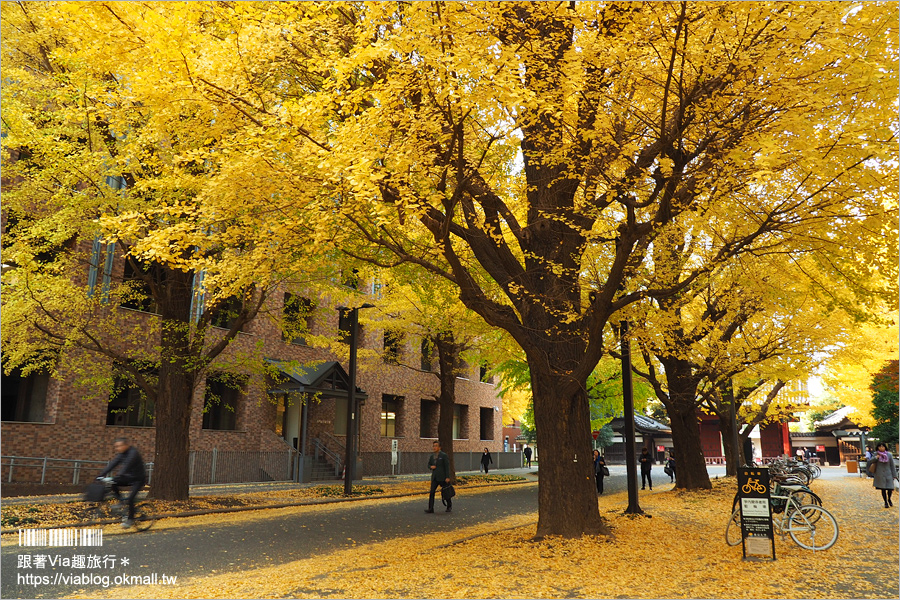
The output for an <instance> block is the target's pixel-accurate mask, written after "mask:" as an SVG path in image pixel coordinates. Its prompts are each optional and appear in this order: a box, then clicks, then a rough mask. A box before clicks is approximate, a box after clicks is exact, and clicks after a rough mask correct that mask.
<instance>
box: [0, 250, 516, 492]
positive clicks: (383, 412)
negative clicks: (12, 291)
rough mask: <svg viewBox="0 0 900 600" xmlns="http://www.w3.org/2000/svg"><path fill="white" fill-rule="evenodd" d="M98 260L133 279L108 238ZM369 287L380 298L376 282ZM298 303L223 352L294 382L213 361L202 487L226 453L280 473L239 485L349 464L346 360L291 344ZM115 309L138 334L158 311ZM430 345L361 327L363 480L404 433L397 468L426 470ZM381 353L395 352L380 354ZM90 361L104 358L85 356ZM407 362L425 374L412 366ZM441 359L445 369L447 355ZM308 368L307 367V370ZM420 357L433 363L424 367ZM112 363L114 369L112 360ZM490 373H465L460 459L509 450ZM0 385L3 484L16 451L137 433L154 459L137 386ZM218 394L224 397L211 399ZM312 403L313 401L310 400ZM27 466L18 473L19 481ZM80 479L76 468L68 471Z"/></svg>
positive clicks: (106, 270) (101, 276)
mask: <svg viewBox="0 0 900 600" xmlns="http://www.w3.org/2000/svg"><path fill="white" fill-rule="evenodd" d="M92 255H93V259H92V261H91V262H92V264H93V265H95V267H94V268H92V270H91V272H90V273H88V274H87V285H88V286H89V287H91V288H92V289H93V287H96V288H97V289H98V290H99V289H101V288H105V289H106V290H108V288H109V281H110V279H111V278H121V277H125V278H127V276H128V273H127V272H126V271H127V268H128V267H127V265H126V261H125V259H124V257H122V256H115V255H114V253H113V251H112V250H110V251H107V249H105V248H102V247H100V245H99V243H95V247H94V248H93V251H92ZM292 291H294V292H296V291H297V290H292ZM368 291H369V292H370V293H371V291H372V289H371V287H370V288H369V289H368ZM301 293H302V292H301ZM298 298H300V296H299V294H293V295H292V294H290V293H287V292H286V291H284V290H282V291H279V292H278V293H275V294H272V295H270V296H269V298H268V299H267V301H266V304H265V305H264V306H263V309H262V310H261V311H260V314H266V315H269V316H274V318H263V317H258V318H256V319H254V320H253V321H250V322H249V323H247V324H246V325H245V326H244V328H243V329H242V331H241V332H240V333H238V334H237V338H236V339H235V340H234V342H233V344H232V346H230V347H229V349H228V350H227V351H226V354H225V355H223V357H222V358H223V359H227V358H228V356H229V354H227V353H230V354H231V355H234V354H235V353H241V352H243V353H246V354H247V355H248V356H249V355H251V354H254V353H255V354H256V355H259V354H261V355H262V357H263V358H265V359H266V360H267V361H268V362H269V364H271V365H275V366H276V367H279V368H281V367H282V366H283V368H281V370H282V371H283V372H284V377H283V378H281V379H283V380H279V379H273V378H270V377H266V376H262V375H260V374H256V375H255V376H254V375H248V376H247V377H246V378H245V379H243V380H242V381H241V382H240V384H239V385H237V386H235V385H234V384H233V383H232V384H227V383H226V381H225V378H224V377H223V376H222V375H221V374H220V373H218V372H217V371H216V369H215V363H214V364H213V367H212V368H211V369H210V371H209V373H208V375H207V377H206V381H205V382H203V383H201V384H200V385H198V387H197V390H196V391H195V393H194V397H193V407H192V418H191V429H190V431H191V433H190V436H191V440H190V446H191V450H192V458H191V460H192V464H191V468H192V478H193V477H194V472H195V471H196V472H197V473H198V477H197V478H195V479H193V482H194V483H202V482H204V481H205V480H204V479H203V477H201V476H200V473H201V472H206V471H207V470H209V467H210V465H209V462H210V461H212V469H213V475H212V477H213V478H214V479H217V480H221V479H222V476H221V475H220V476H219V477H218V478H216V476H215V470H216V467H215V464H216V460H217V458H218V461H219V463H220V466H221V465H222V464H224V462H225V458H226V455H227V456H228V457H230V458H229V460H232V461H233V462H236V463H241V462H247V461H248V460H249V459H248V457H249V456H251V455H254V456H255V458H254V459H253V460H260V459H259V456H261V455H263V453H268V454H269V455H270V456H269V457H268V458H267V459H266V460H269V461H270V462H271V461H274V462H275V463H277V468H276V467H271V468H270V467H254V468H252V469H249V472H248V473H244V474H241V475H234V474H232V475H230V476H228V477H230V479H231V480H238V479H244V480H256V479H281V478H284V476H283V475H275V474H274V471H276V470H279V471H280V470H284V469H290V470H291V471H293V473H292V474H291V476H292V477H294V478H296V477H297V476H298V471H299V469H298V464H301V463H302V464H304V466H305V468H306V475H305V479H309V477H310V468H312V467H314V468H315V470H316V472H317V473H318V474H319V475H323V474H326V473H328V472H329V471H331V473H330V474H331V476H335V475H336V474H338V473H339V471H340V467H341V465H340V464H336V463H339V462H340V460H341V459H340V458H339V457H341V456H342V455H343V452H344V443H345V441H346V411H347V390H348V389H349V385H348V383H349V378H348V376H347V372H346V369H347V365H346V364H343V363H341V362H339V361H338V357H337V356H335V355H333V354H332V353H330V352H329V351H327V350H323V349H321V348H315V347H312V346H310V345H307V343H306V340H305V339H304V338H295V339H293V340H286V339H284V336H283V334H282V327H281V319H283V318H288V317H290V316H292V315H291V312H292V311H294V312H296V307H297V306H298V302H296V300H297V299H298ZM330 304H331V303H330V302H329V301H328V299H327V298H318V299H317V301H316V302H315V303H314V302H311V301H310V300H302V301H301V302H300V303H299V305H302V306H305V308H306V310H304V311H303V313H302V317H303V318H304V319H306V321H307V325H308V329H309V332H310V333H311V334H313V335H316V334H320V335H325V334H328V333H329V332H334V331H337V330H338V329H340V328H342V327H343V323H342V319H341V318H340V317H339V313H338V311H337V310H335V309H334V308H333V307H331V306H330ZM114 310H117V311H120V313H121V315H122V316H124V317H125V319H124V320H123V323H125V324H127V325H128V327H129V328H138V329H139V328H140V327H141V326H142V324H144V323H147V322H148V320H150V319H154V318H155V317H154V315H153V314H152V312H151V311H152V307H149V306H131V307H127V306H126V307H116V308H115V309H114ZM293 316H294V317H296V314H294V315H293ZM222 324H223V325H224V324H225V323H222ZM223 332H224V329H223V330H220V331H219V332H218V333H217V332H216V331H215V328H213V331H212V332H211V333H210V335H213V336H215V335H222V334H223ZM422 347H423V346H422V344H421V340H414V339H406V340H405V339H402V338H398V337H397V336H393V335H392V334H386V333H385V331H383V330H381V329H377V328H376V327H375V326H370V327H363V328H361V329H360V342H359V348H360V351H361V353H364V352H365V351H366V350H372V351H374V353H373V352H370V353H369V355H370V358H369V360H361V361H360V368H359V369H358V378H357V388H358V390H359V391H358V393H357V395H358V399H361V400H362V401H363V402H362V405H361V408H360V414H359V445H358V448H359V453H360V458H361V466H362V470H361V471H358V474H359V475H372V474H382V473H390V472H391V445H392V440H397V445H398V449H399V453H400V457H401V459H400V464H399V465H397V466H395V467H394V468H395V469H396V468H398V467H399V468H400V469H401V470H400V472H417V471H424V470H425V466H424V465H425V459H424V456H425V455H426V454H427V453H428V452H430V451H431V444H432V441H433V440H434V439H436V438H437V420H438V409H437V402H436V400H435V398H436V396H437V395H438V393H439V387H440V386H439V380H438V378H437V377H436V376H435V374H432V373H429V372H427V370H426V369H430V368H431V367H430V365H428V364H427V363H428V361H427V360H426V359H423V358H422V357H421V356H419V355H420V353H421V349H422ZM386 351H387V352H386ZM371 355H381V356H387V357H388V359H387V360H372V359H371ZM426 358H427V357H426ZM83 360H85V361H100V360H103V359H102V358H99V357H98V356H96V355H85V356H83ZM404 362H405V363H407V364H414V365H415V366H416V367H417V369H410V368H408V367H404V366H401V364H400V363H404ZM434 363H435V367H434V368H437V367H436V363H437V361H436V360H435V361H434ZM298 364H302V365H305V368H304V369H303V370H302V371H298V370H297V369H296V365H298ZM420 364H421V366H422V367H423V368H422V369H418V367H419V366H420ZM284 365H290V366H284ZM109 367H110V368H112V363H111V362H110V364H109ZM485 373H486V369H485V368H483V367H482V368H479V367H478V366H474V367H470V368H467V370H466V372H465V373H464V374H463V376H462V377H459V378H458V380H457V386H456V397H457V404H456V410H455V414H454V423H453V432H454V438H455V441H454V450H455V451H456V452H457V453H459V454H464V453H467V452H470V453H476V452H477V453H480V452H481V450H482V448H484V447H488V448H489V449H490V450H491V452H499V451H500V450H502V437H501V427H502V424H501V412H500V411H501V407H502V404H501V400H500V398H499V397H498V395H497V390H496V387H495V385H494V383H493V381H492V380H489V379H487V377H486V375H485ZM0 391H2V425H0V427H2V450H3V452H2V453H3V456H4V457H5V458H4V463H3V464H4V467H3V472H2V476H3V477H4V478H5V479H4V480H7V478H8V473H9V467H8V460H7V457H51V458H56V459H72V460H107V459H108V458H109V456H110V454H111V445H112V440H113V439H114V438H116V437H119V436H125V437H128V438H131V439H132V440H133V441H134V443H135V444H136V445H137V446H138V447H139V448H140V449H141V451H142V453H143V455H144V457H145V459H146V460H148V461H150V460H152V457H153V456H154V445H155V424H154V421H153V407H152V406H147V405H146V401H145V400H142V399H141V397H140V394H139V393H137V390H127V389H126V390H119V391H118V392H113V393H112V394H110V395H109V397H108V398H107V397H95V398H93V399H87V398H84V397H83V396H84V395H85V394H84V391H83V390H82V389H79V387H78V385H76V377H75V376H74V375H73V374H71V373H66V372H61V373H60V378H59V379H53V378H50V377H48V376H47V375H45V374H40V373H36V374H31V375H28V376H25V377H23V376H22V375H21V373H20V372H19V371H14V372H13V373H10V374H5V373H4V374H3V379H2V384H0ZM210 397H215V398H216V399H217V401H216V402H215V403H210V402H209V401H208V399H209V398H210ZM304 398H305V399H307V400H308V401H307V402H303V399H304ZM204 406H206V407H207V410H206V411H205V412H204ZM304 442H305V445H304ZM296 450H301V451H303V453H304V455H305V456H306V457H307V461H306V462H303V461H298V460H297V455H296ZM242 453H243V454H242ZM292 456H293V458H291V457H292ZM285 457H287V458H285ZM195 461H196V465H195V464H194V462H195ZM291 461H293V462H291ZM20 462H21V461H20ZM201 463H202V464H201ZM286 465H291V466H286ZM239 466H240V465H239ZM466 466H467V465H466V463H465V461H464V460H462V461H461V460H460V459H459V458H458V459H457V469H460V468H466ZM245 470H247V469H245ZM26 471H27V469H25V470H24V471H23V470H22V469H21V468H19V470H18V471H17V473H16V477H15V479H17V480H18V479H19V477H20V476H24V475H25V472H26ZM70 476H71V470H69V471H68V475H66V476H65V478H67V477H70ZM65 478H63V477H62V476H60V477H59V478H58V479H60V480H65Z"/></svg>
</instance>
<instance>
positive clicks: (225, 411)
mask: <svg viewBox="0 0 900 600" xmlns="http://www.w3.org/2000/svg"><path fill="white" fill-rule="evenodd" d="M243 384H244V382H243V380H242V379H241V378H238V377H235V376H233V375H229V374H226V373H214V374H211V375H209V376H208V377H207V378H206V394H205V396H204V398H203V429H223V430H233V429H236V428H237V410H238V400H239V399H240V397H241V392H242V390H243Z"/></svg>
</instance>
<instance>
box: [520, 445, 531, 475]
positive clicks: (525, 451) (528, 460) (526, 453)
mask: <svg viewBox="0 0 900 600" xmlns="http://www.w3.org/2000/svg"><path fill="white" fill-rule="evenodd" d="M522 454H523V455H524V456H525V466H527V467H528V468H529V469H530V468H531V448H530V447H529V446H528V444H525V448H523V449H522Z"/></svg>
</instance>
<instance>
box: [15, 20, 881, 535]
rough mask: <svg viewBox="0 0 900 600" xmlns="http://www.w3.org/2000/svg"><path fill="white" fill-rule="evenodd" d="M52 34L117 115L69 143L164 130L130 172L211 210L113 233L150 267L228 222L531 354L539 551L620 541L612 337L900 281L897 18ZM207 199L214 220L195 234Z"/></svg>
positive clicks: (96, 29) (180, 28) (142, 26)
mask: <svg viewBox="0 0 900 600" xmlns="http://www.w3.org/2000/svg"><path fill="white" fill-rule="evenodd" d="M24 6H25V5H12V6H11V7H10V8H9V9H6V8H5V10H7V11H9V10H19V9H21V8H23V7H24ZM28 6H31V5H28ZM45 14H46V16H45V17H44V18H45V19H46V21H47V24H48V26H51V27H52V30H53V31H54V35H60V36H63V37H65V38H66V39H67V40H68V43H67V46H66V48H67V50H66V56H67V57H70V59H71V61H72V62H73V64H74V63H77V64H81V65H88V66H89V67H90V70H91V71H92V72H94V73H96V74H97V76H96V77H95V79H97V80H100V81H105V80H104V79H103V78H104V77H107V78H109V77H112V78H113V79H115V81H116V82H118V84H117V89H119V90H120V92H121V94H122V95H121V97H120V98H118V99H116V100H115V101H107V99H106V98H105V97H102V96H101V97H95V96H89V95H87V94H83V93H81V94H77V93H76V91H75V89H74V88H73V89H72V91H71V93H70V96H73V97H74V98H75V101H73V102H72V103H71V105H72V110H71V111H70V112H71V114H72V115H73V116H72V118H71V119H70V120H69V121H67V122H72V123H75V122H81V120H82V114H81V113H83V112H84V111H85V110H88V108H85V107H89V109H90V111H91V112H93V113H96V114H101V115H105V114H108V113H111V112H116V111H113V110H112V109H111V108H110V105H112V106H114V107H116V110H118V107H119V106H122V107H126V108H128V110H126V111H125V113H123V114H125V115H127V114H132V113H134V112H138V113H141V114H147V115H149V121H148V124H147V125H145V126H144V127H145V128H146V130H148V131H152V132H154V134H155V135H154V136H152V137H151V138H150V139H151V140H152V142H150V143H148V144H146V145H145V146H144V149H145V150H146V151H145V152H143V153H140V152H138V153H136V154H135V155H134V161H132V163H129V162H128V161H120V162H116V163H115V164H116V168H118V169H123V168H125V167H126V166H127V165H128V164H138V162H135V161H144V162H146V163H147V164H148V168H150V167H152V168H159V169H161V170H162V171H163V173H165V174H166V175H165V176H164V177H163V179H162V180H161V181H160V185H164V186H165V189H166V190H167V191H170V190H173V189H181V187H178V186H182V185H189V186H193V187H191V190H192V196H190V197H186V198H185V200H184V201H179V203H175V204H173V205H172V206H165V207H160V208H159V209H158V210H157V212H153V211H149V212H143V213H138V214H134V213H131V212H125V213H121V214H118V215H116V216H115V217H111V221H108V223H109V224H110V225H109V226H111V227H116V228H120V229H122V230H123V231H128V232H131V231H135V228H141V227H144V226H145V224H146V223H147V222H148V220H149V221H152V222H153V223H154V229H153V230H154V232H156V231H159V235H151V236H148V241H147V244H146V245H144V246H142V247H141V248H140V251H141V252H142V253H143V254H144V255H147V256H154V257H160V259H161V260H165V261H169V262H172V263H178V264H180V261H183V260H185V259H184V257H185V256H187V257H194V256H195V255H196V253H195V252H194V251H193V250H192V248H194V247H196V245H197V243H198V242H199V241H200V239H199V238H201V237H202V235H201V233H205V232H206V230H205V229H204V227H203V225H205V224H207V223H206V222H205V220H206V219H207V218H210V217H209V216H210V215H216V214H218V213H216V211H222V214H223V215H226V217H225V218H226V220H225V221H224V222H225V223H229V226H221V224H222V223H223V221H222V220H221V219H218V218H215V219H213V221H214V222H215V223H216V224H217V226H220V229H215V228H214V231H222V232H225V233H228V232H230V231H233V235H232V234H228V237H229V239H228V240H227V241H228V242H231V241H235V240H237V241H238V242H239V241H240V240H241V239H242V236H244V235H247V236H249V237H251V238H253V239H254V240H256V241H257V242H258V243H259V247H260V248H263V247H265V244H266V243H268V241H269V240H276V241H278V240H296V239H298V232H299V233H300V238H301V239H302V240H303V241H304V243H306V244H310V245H313V246H315V245H326V244H338V245H340V246H341V247H344V248H351V249H352V250H353V252H354V254H355V255H356V256H357V257H358V258H361V259H364V260H369V261H373V262H376V263H378V264H384V265H385V266H389V265H396V264H399V263H412V264H416V265H418V266H420V267H422V268H424V269H427V270H429V271H431V272H432V273H434V274H436V275H437V276H440V277H443V278H445V279H446V280H447V281H449V282H451V283H452V284H453V285H454V286H455V289H456V290H458V295H459V298H460V299H461V301H462V302H463V303H464V304H465V305H466V306H467V307H468V308H469V309H471V310H472V311H474V312H476V313H477V314H479V315H480V316H481V317H482V318H483V319H484V320H485V321H486V322H487V323H488V324H490V325H492V326H494V327H498V328H500V329H503V330H504V331H506V332H507V333H508V335H509V336H511V337H512V338H513V339H514V340H515V341H516V342H517V343H518V345H519V346H520V347H521V348H522V350H523V352H524V354H525V356H526V359H527V362H528V366H529V372H530V377H531V384H532V391H533V393H534V398H535V406H534V409H535V410H534V412H535V419H536V423H537V424H538V430H537V431H538V444H539V445H540V447H541V453H542V458H543V459H544V460H543V461H542V472H541V477H542V482H543V483H544V484H545V485H542V486H541V491H540V517H539V524H538V535H545V534H551V533H552V534H563V535H573V536H577V535H581V534H583V533H596V532H599V531H602V529H603V528H602V525H601V521H600V518H599V514H598V512H597V507H596V498H595V495H594V494H593V493H592V489H591V481H592V473H591V472H590V465H589V462H590V461H587V460H583V459H582V460H578V457H579V455H580V456H582V457H587V456H589V455H590V441H589V440H590V412H589V407H588V401H587V392H586V388H587V381H588V378H589V376H590V375H591V374H592V373H593V372H594V371H595V368H596V365H597V364H598V362H599V361H600V359H601V357H602V356H603V355H604V353H605V352H606V351H607V350H608V347H607V345H606V341H605V338H606V339H609V337H610V330H609V328H608V327H607V325H608V323H609V322H610V320H611V319H614V315H617V313H620V311H623V310H625V309H627V308H628V307H630V306H631V305H634V304H636V303H640V302H643V301H646V300H648V299H651V298H655V299H661V300H663V301H666V299H668V298H672V297H674V296H676V295H677V294H679V293H680V292H682V291H683V290H685V289H687V288H688V287H690V286H692V285H693V284H694V283H695V282H697V281H699V280H702V279H703V278H704V277H706V276H709V275H710V274H711V273H713V272H715V271H716V270H717V269H719V268H721V267H722V266H723V265H726V264H729V263H731V262H733V261H735V260H737V259H739V258H741V257H743V256H746V255H755V256H781V257H782V258H783V260H784V261H790V260H792V259H793V257H796V256H804V255H810V254H816V256H820V257H825V258H822V259H821V260H820V262H819V263H818V264H817V268H816V269H815V272H814V273H813V274H814V275H816V276H817V277H818V276H821V277H822V278H824V279H825V280H826V281H827V280H828V279H830V278H838V277H840V278H843V279H846V280H847V281H849V282H850V283H852V297H846V298H843V297H834V298H832V300H833V301H834V302H835V303H838V304H839V303H844V302H846V303H849V304H853V305H856V306H860V305H863V304H864V303H865V301H867V300H868V299H872V298H874V299H877V298H878V296H879V295H883V294H885V293H886V291H889V290H890V287H891V286H890V285H887V286H885V285H883V283H884V281H888V282H891V281H896V278H893V280H892V279H891V278H890V277H886V278H884V279H883V280H882V279H879V278H878V277H874V276H873V275H872V274H873V273H874V272H876V271H878V270H879V269H880V268H881V267H882V266H884V265H891V264H893V265H894V266H896V261H895V260H894V261H892V256H893V255H894V253H895V252H896V227H895V226H894V225H895V221H896V209H897V206H896V198H895V195H896V194H895V192H896V188H897V172H896V171H897V168H896V157H895V154H896V133H897V125H896V98H897V70H896V67H895V65H896V61H897V47H896V37H897V36H896V22H897V7H896V5H892V4H886V3H863V4H858V5H853V6H848V5H846V4H843V3H821V4H812V5H810V4H803V3H793V2H786V3H778V4H764V3H755V2H754V3H745V2H722V3H702V2H680V3H630V2H629V3H625V2H623V3H618V2H611V3H599V2H570V3H524V2H523V3H518V2H502V3H493V4H479V3H462V2H460V3H443V2H435V3H407V4H403V3H401V4H397V3H381V2H373V3H293V4H292V3H235V4H229V3H153V2H147V3H139V4H137V3H135V4H120V3H106V2H98V3H71V4H69V3H64V4H59V5H52V6H51V7H49V8H47V9H46V11H45ZM22 31H24V32H26V33H23V34H22V35H20V40H19V41H18V42H17V46H19V47H21V48H25V49H27V48H30V46H29V43H31V42H30V40H29V39H28V35H27V28H22ZM4 42H5V44H6V43H7V40H6V38H5V40H4ZM32 54H33V56H35V57H36V58H37V59H42V57H41V53H40V52H39V51H38V52H32ZM148 57H152V58H149V59H148ZM25 75H26V74H25V73H23V74H22V77H25ZM76 108H77V110H76ZM5 111H6V109H5V108H4V112H5ZM129 111H130V112H129ZM116 123H117V124H119V125H118V129H116V128H113V130H114V131H125V130H126V129H128V128H127V127H125V126H124V125H125V122H124V121H122V122H116ZM142 131H143V129H142ZM162 133H165V135H156V134H162ZM133 138H135V136H134V135H132V136H131V137H129V138H128V139H129V140H132V139H133ZM182 138H184V140H185V142H184V147H183V148H178V149H177V150H173V151H170V150H169V147H170V145H169V140H170V139H171V140H173V141H174V140H181V139H182ZM156 154H165V155H166V159H165V160H163V159H162V158H154V159H153V160H150V158H148V157H155V156H156ZM91 158H92V159H93V161H94V163H96V164H99V163H100V162H102V161H103V160H109V157H108V156H107V153H98V156H92V157H91ZM141 164H143V163H141ZM188 165H197V167H194V168H201V170H205V171H204V173H205V174H204V176H203V177H192V176H191V172H190V169H189V168H188ZM210 170H211V171H212V172H209V171H210ZM176 183H177V185H176ZM196 199H204V200H205V201H206V200H208V201H209V202H211V204H209V205H205V206H208V208H204V209H203V210H200V211H199V212H198V211H197V200H196ZM214 199H218V200H214ZM235 211H237V214H236V213H235ZM229 217H235V218H237V221H236V222H235V223H234V226H233V229H232V227H231V226H230V221H228V220H227V218H229ZM838 232H852V233H854V234H856V235H857V239H858V240H859V244H858V247H857V248H856V250H857V252H856V254H855V255H850V254H848V253H841V252H838V251H837V249H838V248H839V247H840V245H841V244H842V243H843V241H844V240H845V239H846V238H845V237H842V236H841V235H838ZM892 243H893V246H892ZM831 250H834V251H835V252H834V254H835V258H833V259H828V258H827V256H828V255H829V252H830V251H831ZM259 254H260V255H261V258H265V257H271V256H273V252H272V251H271V249H267V250H262V249H261V250H260V252H259ZM240 256H241V258H244V257H252V256H254V253H253V252H248V251H244V252H243V253H241V254H240ZM235 264H236V265H240V260H238V261H235ZM272 268H273V269H274V268H275V267H274V265H273V266H272ZM241 269H246V266H244V267H238V266H236V267H235V268H234V269H233V270H231V269H225V268H223V271H222V272H223V277H226V276H231V277H233V278H235V279H239V274H240V273H243V272H244V271H243V270H241ZM889 270H890V269H888V271H889ZM263 272H265V270H263ZM826 289H827V288H826ZM851 301H852V302H851ZM563 490H565V491H563Z"/></svg>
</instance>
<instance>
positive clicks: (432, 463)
mask: <svg viewBox="0 0 900 600" xmlns="http://www.w3.org/2000/svg"><path fill="white" fill-rule="evenodd" d="M432 448H433V449H434V454H432V455H431V456H430V457H428V468H429V469H431V490H430V491H429V492H428V508H427V509H426V510H425V512H427V513H433V512H434V493H435V492H436V491H437V488H438V486H441V490H443V489H444V486H448V485H450V457H449V456H447V453H446V452H443V451H442V450H441V443H440V442H435V443H434V444H432ZM452 506H453V501H452V500H451V499H450V498H447V512H450V508H451V507H452Z"/></svg>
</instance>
